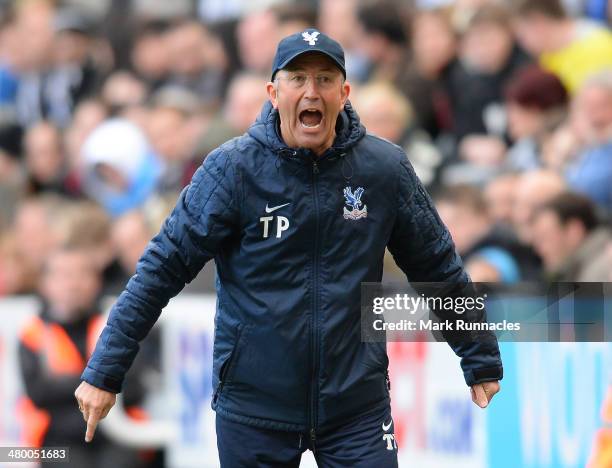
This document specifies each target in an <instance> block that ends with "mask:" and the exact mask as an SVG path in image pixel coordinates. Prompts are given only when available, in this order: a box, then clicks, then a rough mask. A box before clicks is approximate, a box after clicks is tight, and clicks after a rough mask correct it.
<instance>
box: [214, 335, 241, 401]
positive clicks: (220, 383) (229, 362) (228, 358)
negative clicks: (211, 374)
mask: <svg viewBox="0 0 612 468" xmlns="http://www.w3.org/2000/svg"><path fill="white" fill-rule="evenodd" d="M243 330H244V326H243V325H242V324H238V325H237V326H236V327H235V328H234V331H235V333H234V334H233V342H232V345H231V348H230V350H229V353H224V355H223V356H221V357H220V362H219V365H218V369H219V371H218V373H217V374H216V375H217V376H218V377H217V379H215V380H216V381H217V383H216V386H215V393H214V394H213V398H212V402H213V404H215V403H216V402H217V400H218V399H219V397H220V396H221V392H222V391H223V387H224V386H225V384H226V383H227V382H228V381H231V378H232V370H233V368H234V367H235V363H236V360H237V359H238V356H239V354H240V349H241V338H242V334H243V333H242V332H243ZM223 339H226V338H223ZM220 340H221V339H220ZM216 344H217V343H216ZM222 344H223V343H222ZM215 367H216V366H215Z"/></svg>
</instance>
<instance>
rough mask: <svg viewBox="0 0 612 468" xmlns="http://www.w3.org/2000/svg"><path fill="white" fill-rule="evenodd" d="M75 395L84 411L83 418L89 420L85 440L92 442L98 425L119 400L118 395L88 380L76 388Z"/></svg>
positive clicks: (80, 408)
mask: <svg viewBox="0 0 612 468" xmlns="http://www.w3.org/2000/svg"><path fill="white" fill-rule="evenodd" d="M74 396H75V397H76V399H77V402H78V403H79V410H80V411H81V413H83V419H84V420H85V422H87V432H86V433H85V442H91V440H92V439H93V436H94V433H95V432H96V426H97V425H98V423H99V422H100V420H101V419H103V418H105V417H106V415H107V414H108V412H109V411H110V410H111V408H112V407H113V405H114V404H115V401H117V395H115V394H114V393H112V392H107V391H106V390H102V389H100V388H98V387H94V386H93V385H91V384H88V383H87V382H81V385H79V387H78V388H77V389H76V390H75V392H74Z"/></svg>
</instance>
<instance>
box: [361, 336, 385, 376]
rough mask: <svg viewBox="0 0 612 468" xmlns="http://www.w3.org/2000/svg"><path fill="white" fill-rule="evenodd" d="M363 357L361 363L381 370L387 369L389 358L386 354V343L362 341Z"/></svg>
mask: <svg viewBox="0 0 612 468" xmlns="http://www.w3.org/2000/svg"><path fill="white" fill-rule="evenodd" d="M363 346H364V347H365V349H364V357H363V363H364V364H365V365H366V366H367V367H370V368H373V369H377V370H380V371H382V372H384V371H386V370H387V367H389V358H388V356H387V344H386V343H379V342H373V343H363Z"/></svg>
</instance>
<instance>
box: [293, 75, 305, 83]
mask: <svg viewBox="0 0 612 468" xmlns="http://www.w3.org/2000/svg"><path fill="white" fill-rule="evenodd" d="M291 81H292V82H293V83H298V84H300V83H304V82H305V81H306V77H305V76H304V75H294V76H292V77H291Z"/></svg>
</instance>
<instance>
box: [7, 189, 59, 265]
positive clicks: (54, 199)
mask: <svg viewBox="0 0 612 468" xmlns="http://www.w3.org/2000/svg"><path fill="white" fill-rule="evenodd" d="M65 207H66V201H65V200H64V199H63V198H61V197H60V196H58V195H56V194H44V195H39V196H35V197H30V198H26V199H24V200H23V201H22V202H21V203H20V204H19V206H18V207H17V211H16V213H15V220H14V222H13V226H12V228H13V229H12V233H13V235H14V239H15V242H16V244H17V246H16V250H17V254H18V255H19V256H20V257H21V258H23V259H24V262H25V263H26V264H27V268H28V270H30V271H32V272H34V274H36V275H38V274H39V273H40V272H41V271H42V265H43V262H44V261H45V259H46V258H47V256H48V255H49V253H50V252H51V251H53V250H54V249H55V248H56V247H57V246H58V245H59V244H60V243H61V241H62V239H63V238H62V235H63V234H64V233H63V232H62V227H63V226H62V225H61V223H59V222H58V221H59V220H60V219H61V216H62V213H63V211H64V208H65Z"/></svg>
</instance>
